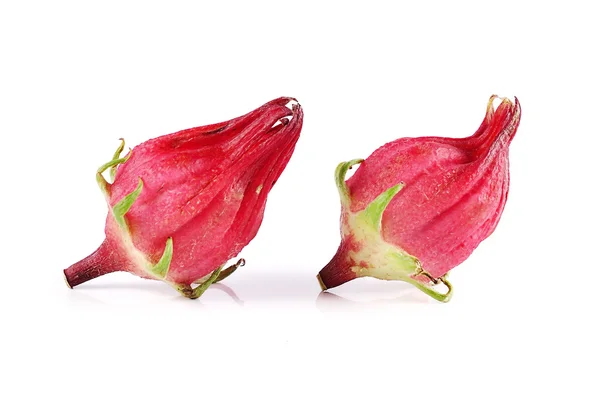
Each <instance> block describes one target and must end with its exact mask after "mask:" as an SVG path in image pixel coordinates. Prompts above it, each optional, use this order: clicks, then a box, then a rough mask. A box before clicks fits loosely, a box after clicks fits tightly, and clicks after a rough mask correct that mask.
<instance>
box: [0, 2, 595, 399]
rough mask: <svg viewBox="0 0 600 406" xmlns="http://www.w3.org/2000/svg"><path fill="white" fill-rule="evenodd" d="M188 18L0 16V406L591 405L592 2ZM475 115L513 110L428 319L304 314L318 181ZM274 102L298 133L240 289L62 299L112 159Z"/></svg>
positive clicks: (367, 284)
mask: <svg viewBox="0 0 600 406" xmlns="http://www.w3.org/2000/svg"><path fill="white" fill-rule="evenodd" d="M194 3H195V4H193V3H192V2H190V3H180V2H175V1H168V2H164V3H162V4H156V3H154V2H143V3H142V2H140V3H132V2H125V1H119V2H108V1H103V2H96V3H95V4H92V2H81V1H80V2H71V3H69V2H64V1H54V2H39V3H35V2H27V1H22V2H9V1H7V2H2V3H1V5H0V58H1V61H0V134H1V137H2V138H1V140H2V143H1V144H0V151H1V153H2V164H3V165H2V169H3V175H2V184H1V187H0V190H1V193H2V194H1V200H0V204H1V206H2V207H1V214H0V216H1V228H2V230H1V233H2V234H1V235H2V237H1V238H2V244H1V245H0V247H2V248H1V253H2V267H1V270H0V272H1V273H2V284H1V285H0V302H1V307H0V312H1V313H0V323H1V325H0V327H1V328H2V333H1V334H0V343H1V345H0V372H1V373H2V377H1V379H0V404H3V405H22V404H31V402H33V401H37V402H39V404H50V403H49V402H54V401H56V402H60V403H59V404H63V405H76V404H77V405H80V404H86V405H122V404H123V405H124V404H128V405H133V404H145V405H148V404H161V405H168V404H198V405H201V404H211V405H212V404H230V403H231V404H234V403H236V404H252V403H255V402H260V404H268V405H270V404H273V405H312V404H320V403H323V404H325V403H328V404H376V405H384V404H394V405H397V404H408V405H416V404H461V405H471V404H473V405H496V404H498V405H506V404H546V403H547V402H549V401H554V402H557V403H558V404H567V402H568V403H569V404H576V405H585V404H598V403H597V402H598V399H597V389H596V385H597V380H598V379H597V378H598V369H597V368H598V362H599V361H600V360H599V354H598V342H599V338H600V337H599V335H598V333H597V330H596V327H597V324H598V312H597V309H598V306H597V299H596V295H597V294H598V293H597V289H596V287H597V286H598V277H599V272H598V271H599V265H598V252H599V243H600V238H599V237H598V227H599V226H600V224H599V221H598V208H599V207H600V204H599V201H598V197H597V190H598V187H599V179H598V178H599V177H598V175H599V174H600V171H599V170H598V149H597V148H598V146H600V142H599V140H600V134H599V130H598V93H599V92H600V86H599V79H598V75H599V72H600V64H599V63H598V61H597V59H596V58H597V55H598V40H597V38H598V36H599V35H600V32H599V31H600V30H599V29H598V19H597V17H598V13H597V12H596V11H595V10H594V8H593V7H592V4H593V3H594V2H582V1H569V2H553V1H548V2H539V3H538V2H525V1H506V0H503V1H493V2H488V1H485V2H484V1H478V2H473V3H468V2H464V1H452V2H432V1H419V2H416V1H415V2H402V3H401V2H379V1H369V2H351V1H349V2H339V3H336V2H325V1H323V2H303V1H296V2H292V1H288V2H281V1H280V2H275V1H274V2H258V1H248V2H243V3H240V4H238V3H230V2H225V1H220V2H210V3H211V5H207V4H204V3H209V2H194ZM394 3H397V4H395V5H392V4H394ZM405 3H406V4H405ZM217 4H218V5H217ZM409 4H410V5H409ZM493 93H497V94H500V95H502V96H510V97H512V96H515V95H516V96H517V97H519V99H520V101H521V103H522V109H523V119H522V122H521V127H520V128H519V131H518V133H517V136H516V137H515V139H514V142H513V144H512V145H511V151H510V159H511V181H512V183H511V190H510V194H509V199H508V203H507V205H506V209H505V212H504V215H503V218H502V220H501V222H500V224H499V226H498V228H497V229H496V231H495V233H494V234H493V235H492V236H491V237H490V238H489V239H488V240H486V241H485V242H484V243H483V244H481V246H480V247H479V248H478V249H477V251H476V252H475V253H474V254H473V255H472V256H471V257H470V258H469V259H468V260H467V261H466V262H464V263H463V264H462V265H460V266H459V267H458V268H456V269H455V270H454V271H453V272H452V275H451V280H452V282H453V284H454V286H455V295H454V298H453V299H452V301H451V302H450V303H448V304H439V303H437V302H434V301H433V300H431V299H428V298H427V297H426V296H424V295H423V294H422V293H420V292H419V291H417V290H416V289H414V288H412V287H411V286H408V285H405V284H402V283H401V282H398V283H395V282H382V281H375V280H359V281H353V282H352V283H349V284H346V285H344V286H342V287H340V288H338V289H335V290H333V291H332V292H331V294H330V295H327V294H319V286H318V284H317V281H316V280H315V278H314V276H315V274H316V273H317V272H318V271H319V270H320V268H321V267H322V266H323V265H324V264H325V263H327V261H328V260H329V259H330V258H331V256H332V255H333V254H334V252H335V250H336V248H337V245H338V242H339V234H338V233H339V231H338V216H339V202H338V197H337V191H336V189H335V186H334V183H333V170H334V168H335V166H336V165H337V163H339V162H340V161H342V160H348V159H352V158H358V157H366V156H368V155H369V154H370V153H371V152H372V151H373V150H374V149H376V148H377V147H378V146H380V145H382V144H383V143H385V142H388V141H391V140H393V139H396V138H399V137H402V136H415V135H443V136H451V137H462V136H467V135H470V134H472V133H473V131H474V130H475V129H476V128H477V127H478V125H479V123H480V122H481V120H482V118H483V114H484V112H485V107H486V103H487V100H488V97H489V96H490V95H491V94H493ZM278 96H293V97H296V98H297V99H298V100H299V101H300V103H301V104H302V106H303V108H304V110H305V123H304V130H303V133H302V136H301V138H300V140H299V142H298V145H297V149H296V152H295V154H294V156H293V157H292V159H291V161H290V163H289V165H288V167H287V169H286V171H285V172H284V173H283V175H282V176H281V178H280V179H279V181H278V183H277V185H276V186H275V188H274V189H273V191H272V193H271V195H270V197H269V201H268V204H267V211H266V215H265V218H264V222H263V225H262V228H261V230H260V231H259V233H258V236H257V237H256V239H255V240H254V241H253V242H252V243H251V244H250V245H249V246H248V247H247V248H246V249H245V250H244V251H243V252H242V256H243V257H244V258H245V259H246V260H247V265H246V267H245V268H242V269H241V270H239V271H238V273H236V274H234V275H233V276H232V277H231V278H230V279H228V280H227V281H226V282H225V283H224V284H223V285H221V286H220V287H213V288H211V289H209V290H208V291H207V292H206V294H205V295H204V296H203V297H202V298H201V299H200V300H197V301H190V300H187V299H184V298H181V297H178V296H177V294H176V292H175V291H173V290H172V289H170V288H169V287H168V286H166V285H163V284H160V283H158V282H150V281H144V280H141V279H137V278H136V277H134V276H131V275H129V274H127V273H118V274H112V275H107V276H104V277H102V278H99V279H97V280H94V281H92V282H90V283H88V284H86V285H83V286H81V287H78V288H76V289H74V290H68V289H67V288H66V287H65V285H64V282H63V279H62V270H63V269H64V268H65V267H67V266H69V265H70V264H71V263H73V262H75V261H77V260H79V259H81V258H83V257H84V256H86V255H88V254H89V253H91V252H92V251H93V250H94V249H95V248H96V247H97V246H98V245H99V244H100V242H101V241H102V239H103V225H104V218H105V216H106V208H105V205H104V201H103V198H102V196H101V194H100V192H99V191H98V189H97V185H96V182H95V180H94V173H95V170H96V168H97V167H98V166H99V165H100V164H102V163H104V162H105V161H107V158H109V157H110V156H111V154H112V152H113V151H114V149H115V147H116V146H117V144H118V141H117V140H118V138H120V137H124V138H125V139H126V141H127V143H128V145H129V146H134V145H136V144H139V143H141V142H143V141H145V140H146V139H148V138H152V137H155V136H159V135H162V134H166V133H170V132H173V131H176V130H180V129H184V128H189V127H192V126H197V125H203V124H210V123H214V122H218V121H222V120H226V119H229V118H233V117H236V116H239V115H241V114H244V113H246V112H248V111H250V110H252V109H254V108H256V107H258V106H259V105H261V104H263V103H265V102H267V101H269V100H271V99H273V98H275V97H278Z"/></svg>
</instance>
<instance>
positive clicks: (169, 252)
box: [151, 237, 173, 279]
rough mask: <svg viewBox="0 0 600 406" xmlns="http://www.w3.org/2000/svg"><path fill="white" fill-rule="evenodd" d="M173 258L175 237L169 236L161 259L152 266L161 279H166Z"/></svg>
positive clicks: (154, 272) (153, 271)
mask: <svg viewBox="0 0 600 406" xmlns="http://www.w3.org/2000/svg"><path fill="white" fill-rule="evenodd" d="M172 258H173V238H172V237H169V238H167V243H166V245H165V250H164V251H163V254H162V257H161V258H160V260H159V261H158V262H157V263H156V265H154V266H153V267H152V270H151V272H152V273H153V274H154V275H156V276H158V277H159V278H161V279H165V278H166V276H167V273H168V272H169V267H170V266H171V259H172Z"/></svg>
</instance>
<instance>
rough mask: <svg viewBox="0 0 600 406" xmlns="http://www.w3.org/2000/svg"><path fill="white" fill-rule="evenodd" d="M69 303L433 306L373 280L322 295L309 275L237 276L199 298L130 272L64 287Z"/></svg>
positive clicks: (400, 287) (398, 285)
mask: <svg viewBox="0 0 600 406" xmlns="http://www.w3.org/2000/svg"><path fill="white" fill-rule="evenodd" d="M61 291H62V292H63V294H64V295H66V296H67V298H68V300H69V301H73V302H77V304H78V305H83V306H85V305H86V304H104V305H120V304H135V305H145V304H161V305H166V304H168V303H170V304H172V305H181V304H183V305H184V306H200V307H202V306H208V307H212V306H222V305H226V306H231V305H233V306H235V307H242V306H246V305H248V306H253V305H258V306H261V307H271V306H278V305H280V304H285V306H299V307H308V308H313V309H314V308H315V306H316V308H317V309H318V310H319V311H322V312H330V311H338V310H342V311H346V310H352V309H366V308H375V307H382V306H383V307H387V306H396V305H401V304H415V303H417V304H418V303H432V304H434V302H435V301H433V300H431V299H429V298H428V297H427V296H425V295H424V294H423V293H421V292H420V291H419V290H417V289H415V288H414V287H412V286H410V285H408V284H405V283H402V282H385V281H379V280H375V279H371V278H361V279H356V280H353V281H351V282H349V283H347V284H345V285H342V286H339V287H337V288H335V289H332V290H330V291H326V292H321V290H320V287H319V284H318V283H317V281H316V278H315V277H314V275H312V274H311V273H309V272H298V271H297V272H287V273H286V272H261V271H254V272H252V271H250V272H238V273H236V274H233V275H232V276H231V277H230V278H228V279H227V280H225V281H223V282H220V283H216V284H214V285H212V286H211V287H209V289H208V290H207V291H206V292H205V293H204V295H203V296H202V297H201V298H199V299H198V300H189V299H186V298H184V297H181V296H180V295H179V294H178V293H177V292H176V291H175V290H173V289H172V288H171V287H170V286H168V285H167V284H165V283H160V282H157V281H151V280H144V279H140V278H137V277H135V276H132V275H129V274H127V273H117V274H111V275H105V276H102V277H101V278H98V279H95V280H92V281H90V282H88V283H85V284H83V285H80V286H77V287H75V288H74V289H72V290H69V289H67V288H63V289H61Z"/></svg>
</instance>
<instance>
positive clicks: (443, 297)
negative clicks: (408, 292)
mask: <svg viewBox="0 0 600 406" xmlns="http://www.w3.org/2000/svg"><path fill="white" fill-rule="evenodd" d="M404 281H405V282H408V283H410V284H411V285H413V286H415V287H416V288H418V289H419V290H420V291H421V292H424V293H426V294H427V295H429V296H430V297H432V298H434V299H435V300H438V301H440V302H443V303H447V302H449V301H450V299H452V293H453V291H452V284H451V283H450V282H448V280H447V279H446V277H444V276H442V277H441V278H438V279H437V281H439V282H442V283H443V284H444V285H446V288H448V291H447V292H446V293H441V292H438V291H437V290H435V289H434V288H432V287H431V286H430V285H429V284H424V283H422V282H420V281H418V280H416V279H413V278H408V279H404Z"/></svg>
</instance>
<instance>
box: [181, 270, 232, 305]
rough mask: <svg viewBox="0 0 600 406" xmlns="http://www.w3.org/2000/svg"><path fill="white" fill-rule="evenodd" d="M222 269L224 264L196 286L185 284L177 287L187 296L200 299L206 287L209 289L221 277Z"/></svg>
mask: <svg viewBox="0 0 600 406" xmlns="http://www.w3.org/2000/svg"><path fill="white" fill-rule="evenodd" d="M222 269H223V266H220V267H219V268H218V269H216V270H215V271H213V273H212V274H210V276H209V277H208V279H206V280H204V281H202V283H200V285H198V286H196V287H195V288H192V287H191V286H190V285H183V284H180V285H175V288H176V289H177V290H178V291H179V293H181V294H182V295H183V296H185V297H187V298H190V299H198V298H199V297H200V296H202V294H203V293H204V292H205V291H206V289H208V287H209V286H210V285H212V284H213V283H214V282H215V281H216V280H217V279H218V278H219V275H220V274H221V270H222Z"/></svg>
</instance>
